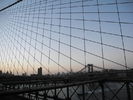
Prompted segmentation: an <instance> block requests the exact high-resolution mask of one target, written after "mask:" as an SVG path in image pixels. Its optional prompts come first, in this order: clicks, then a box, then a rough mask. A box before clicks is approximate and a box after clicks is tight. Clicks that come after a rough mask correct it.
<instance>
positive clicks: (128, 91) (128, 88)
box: [126, 82, 131, 100]
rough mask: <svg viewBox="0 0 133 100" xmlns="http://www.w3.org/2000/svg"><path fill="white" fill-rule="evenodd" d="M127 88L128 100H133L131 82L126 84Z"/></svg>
mask: <svg viewBox="0 0 133 100" xmlns="http://www.w3.org/2000/svg"><path fill="white" fill-rule="evenodd" d="M126 87H127V100H131V95H130V86H129V82H127V83H126Z"/></svg>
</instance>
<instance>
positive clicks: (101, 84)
mask: <svg viewBox="0 0 133 100" xmlns="http://www.w3.org/2000/svg"><path fill="white" fill-rule="evenodd" d="M99 84H100V86H101V90H102V100H105V92H104V82H103V81H100V82H99Z"/></svg>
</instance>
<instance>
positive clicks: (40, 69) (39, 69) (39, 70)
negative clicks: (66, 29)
mask: <svg viewBox="0 0 133 100" xmlns="http://www.w3.org/2000/svg"><path fill="white" fill-rule="evenodd" d="M41 75H42V67H40V68H38V76H41Z"/></svg>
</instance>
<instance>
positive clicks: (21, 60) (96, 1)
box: [0, 0, 133, 74]
mask: <svg viewBox="0 0 133 100" xmlns="http://www.w3.org/2000/svg"><path fill="white" fill-rule="evenodd" d="M9 1H10V2H9ZM15 1H16V0H1V1H0V9H2V8H4V7H6V6H7V5H10V4H12V3H14V2H15ZM70 2H71V3H70ZM123 49H124V50H123ZM132 59H133V0H23V1H22V2H19V3H18V4H16V5H14V6H12V7H10V8H7V9H6V10H3V11H1V12H0V70H2V71H3V72H6V71H12V72H13V73H14V74H22V73H24V72H26V73H28V74H31V73H37V68H39V67H42V68H43V73H44V74H48V73H58V72H70V71H71V70H72V71H74V72H75V71H79V70H81V69H82V68H83V67H84V66H85V65H87V64H93V65H94V66H97V67H99V69H100V68H102V69H103V68H105V69H126V68H133V61H132ZM99 69H97V68H95V70H99Z"/></svg>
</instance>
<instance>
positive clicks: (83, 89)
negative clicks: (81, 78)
mask: <svg viewBox="0 0 133 100" xmlns="http://www.w3.org/2000/svg"><path fill="white" fill-rule="evenodd" d="M82 93H83V100H85V86H84V84H82Z"/></svg>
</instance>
